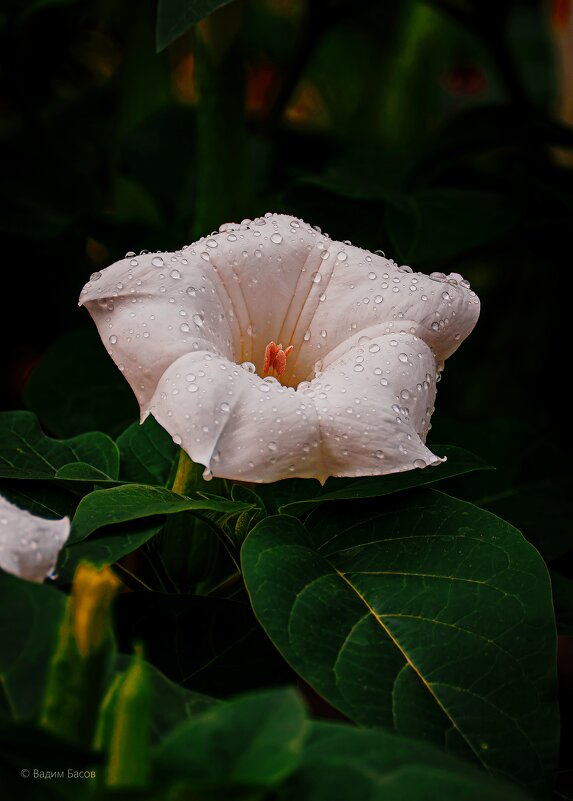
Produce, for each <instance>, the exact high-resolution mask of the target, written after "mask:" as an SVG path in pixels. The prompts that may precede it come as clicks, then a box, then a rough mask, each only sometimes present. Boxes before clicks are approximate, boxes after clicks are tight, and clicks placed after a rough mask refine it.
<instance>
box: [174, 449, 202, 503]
mask: <svg viewBox="0 0 573 801" xmlns="http://www.w3.org/2000/svg"><path fill="white" fill-rule="evenodd" d="M196 486H197V465H195V464H194V463H193V462H192V461H191V459H190V458H189V456H188V455H187V454H186V453H185V451H184V450H183V448H181V450H180V452H179V461H178V463H177V472H176V473H175V478H174V479H173V486H172V487H171V489H172V491H173V492H176V493H177V494H178V495H188V494H189V493H190V492H192V491H193V490H194V489H195V488H196Z"/></svg>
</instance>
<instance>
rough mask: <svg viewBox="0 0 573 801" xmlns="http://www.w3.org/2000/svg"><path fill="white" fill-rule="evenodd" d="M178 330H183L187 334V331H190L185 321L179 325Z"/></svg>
mask: <svg viewBox="0 0 573 801" xmlns="http://www.w3.org/2000/svg"><path fill="white" fill-rule="evenodd" d="M179 330H180V331H183V333H184V334H188V333H189V331H191V329H190V328H189V325H188V324H187V323H181V325H180V326H179Z"/></svg>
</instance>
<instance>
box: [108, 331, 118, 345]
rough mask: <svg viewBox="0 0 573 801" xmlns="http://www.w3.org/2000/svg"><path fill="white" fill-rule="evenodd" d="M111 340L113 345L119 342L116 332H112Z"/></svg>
mask: <svg viewBox="0 0 573 801" xmlns="http://www.w3.org/2000/svg"><path fill="white" fill-rule="evenodd" d="M109 341H110V342H111V344H112V345H115V343H116V342H117V337H116V335H115V334H112V335H111V336H110V338H109Z"/></svg>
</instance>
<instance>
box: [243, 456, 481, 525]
mask: <svg viewBox="0 0 573 801" xmlns="http://www.w3.org/2000/svg"><path fill="white" fill-rule="evenodd" d="M432 448H433V450H434V451H435V452H436V453H437V454H439V455H440V456H446V457H447V462H445V463H442V464H439V465H436V466H430V467H427V468H425V469H423V470H408V471H407V472H405V473H394V474H393V475H389V476H365V477H364V478H358V479H356V478H329V479H328V481H327V482H326V484H325V485H324V486H323V487H319V486H318V484H317V482H315V481H308V480H307V479H296V478H295V479H293V478H291V479H287V480H286V481H278V482H276V483H275V484H259V485H257V487H256V492H257V493H258V494H259V495H260V496H261V497H262V498H263V500H264V501H265V502H266V504H267V507H268V508H269V509H274V510H276V511H279V512H281V513H282V514H289V515H294V516H296V515H299V514H301V513H302V512H308V511H310V509H312V508H313V507H314V506H317V505H319V504H321V503H325V502H327V501H341V500H355V499H358V498H380V497H382V496H383V495H389V494H391V493H394V492H400V491H401V490H406V489H411V488H413V487H420V486H423V485H424V484H433V483H435V482H436V481H443V480H444V479H447V478H452V476H458V475H464V474H465V473H470V472H473V471H475V470H491V469H492V468H491V466H490V465H489V464H487V462H484V461H483V459H480V458H479V457H478V456H474V455H473V454H471V453H469V452H468V451H465V450H463V448H457V447H455V446H451V445H433V446H432Z"/></svg>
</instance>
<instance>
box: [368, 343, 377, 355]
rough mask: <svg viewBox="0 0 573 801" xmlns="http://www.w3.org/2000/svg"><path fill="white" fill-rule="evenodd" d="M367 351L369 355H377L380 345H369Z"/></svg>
mask: <svg viewBox="0 0 573 801" xmlns="http://www.w3.org/2000/svg"><path fill="white" fill-rule="evenodd" d="M368 350H369V351H370V353H378V351H379V350H380V345H377V344H376V343H374V344H373V345H370V346H369V347H368Z"/></svg>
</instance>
